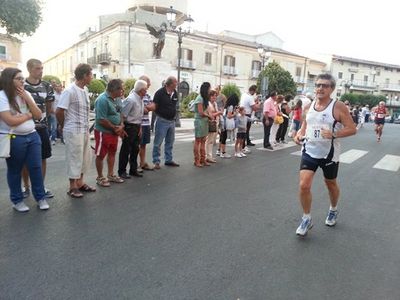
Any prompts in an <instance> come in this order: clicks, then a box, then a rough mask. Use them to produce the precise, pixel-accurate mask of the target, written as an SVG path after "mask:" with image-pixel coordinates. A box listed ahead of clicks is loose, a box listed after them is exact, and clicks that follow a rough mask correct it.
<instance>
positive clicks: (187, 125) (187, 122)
mask: <svg viewBox="0 0 400 300" xmlns="http://www.w3.org/2000/svg"><path fill="white" fill-rule="evenodd" d="M193 130H194V119H181V127H175V131H176V132H179V131H193Z"/></svg>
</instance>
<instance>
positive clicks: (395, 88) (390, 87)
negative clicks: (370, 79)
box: [380, 83, 400, 92]
mask: <svg viewBox="0 0 400 300" xmlns="http://www.w3.org/2000/svg"><path fill="white" fill-rule="evenodd" d="M380 90H381V91H390V92H400V84H394V83H383V84H381V86H380Z"/></svg>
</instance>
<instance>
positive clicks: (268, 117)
mask: <svg viewBox="0 0 400 300" xmlns="http://www.w3.org/2000/svg"><path fill="white" fill-rule="evenodd" d="M276 97H277V96H276V92H275V91H274V92H271V94H270V95H269V98H268V99H267V100H265V102H264V107H263V125H264V148H265V149H268V150H274V148H272V145H271V143H270V141H269V140H270V135H271V127H272V125H273V124H274V120H275V117H276V115H277V113H278V111H277V109H276V105H275V101H276ZM274 138H275V137H274Z"/></svg>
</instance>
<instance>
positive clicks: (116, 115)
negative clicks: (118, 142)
mask: <svg viewBox="0 0 400 300" xmlns="http://www.w3.org/2000/svg"><path fill="white" fill-rule="evenodd" d="M94 107H95V113H96V124H95V126H94V127H95V128H96V129H97V130H98V131H101V132H106V133H113V131H112V130H111V129H107V128H104V127H103V126H101V125H100V120H109V121H110V122H111V123H112V124H114V125H120V124H121V107H122V102H121V99H115V100H113V99H112V98H111V97H110V95H109V94H108V93H107V92H104V93H102V94H100V95H99V96H98V97H97V99H96V102H95V103H94Z"/></svg>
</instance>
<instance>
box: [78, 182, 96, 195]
mask: <svg viewBox="0 0 400 300" xmlns="http://www.w3.org/2000/svg"><path fill="white" fill-rule="evenodd" d="M79 190H80V191H81V192H89V193H90V192H95V191H96V188H95V187H92V186H90V185H87V184H86V183H85V184H84V185H82V186H81V187H80V188H79Z"/></svg>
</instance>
